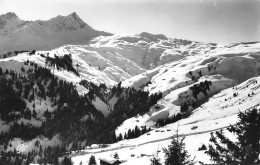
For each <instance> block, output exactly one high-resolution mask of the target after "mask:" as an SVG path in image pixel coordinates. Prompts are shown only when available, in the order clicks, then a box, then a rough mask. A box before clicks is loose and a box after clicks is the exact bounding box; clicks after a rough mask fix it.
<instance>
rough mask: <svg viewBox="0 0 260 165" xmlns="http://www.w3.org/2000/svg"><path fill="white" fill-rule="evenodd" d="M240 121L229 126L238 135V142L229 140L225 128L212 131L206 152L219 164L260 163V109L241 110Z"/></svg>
mask: <svg viewBox="0 0 260 165" xmlns="http://www.w3.org/2000/svg"><path fill="white" fill-rule="evenodd" d="M238 117H239V122H238V123H237V124H236V125H234V126H230V127H228V128H227V130H228V131H229V132H231V133H233V134H235V135H236V136H237V139H238V142H233V141H231V140H229V139H228V138H227V137H226V136H225V135H224V133H223V130H221V131H217V132H215V133H214V134H213V133H211V138H210V142H211V143H212V144H210V145H209V147H208V150H207V151H206V152H205V153H206V154H208V155H209V156H210V157H211V159H212V160H213V161H214V162H215V163H217V164H234V165H238V164H240V165H249V164H250V165H256V164H259V163H260V160H259V154H260V144H259V141H260V131H259V130H260V111H259V110H257V109H253V110H249V111H246V112H240V113H239V114H238Z"/></svg>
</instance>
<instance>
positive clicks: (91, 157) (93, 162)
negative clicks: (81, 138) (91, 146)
mask: <svg viewBox="0 0 260 165" xmlns="http://www.w3.org/2000/svg"><path fill="white" fill-rule="evenodd" d="M88 164H89V165H95V164H96V159H95V156H94V155H91V156H90V158H89V163H88Z"/></svg>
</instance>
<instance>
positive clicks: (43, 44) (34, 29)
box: [0, 13, 111, 52]
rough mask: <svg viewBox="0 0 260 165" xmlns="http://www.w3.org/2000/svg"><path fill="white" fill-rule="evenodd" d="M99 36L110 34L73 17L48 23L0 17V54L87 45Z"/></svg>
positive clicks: (10, 16)
mask: <svg viewBox="0 0 260 165" xmlns="http://www.w3.org/2000/svg"><path fill="white" fill-rule="evenodd" d="M101 35H111V34H110V33H106V32H102V31H97V30H95V29H93V28H92V27H90V26H89V25H88V24H86V23H85V22H83V21H82V19H81V18H80V17H79V16H78V15H77V14H76V13H72V14H70V15H68V16H57V17H55V18H52V19H50V20H47V21H40V20H38V21H24V20H21V19H19V18H18V17H17V16H16V14H15V13H7V14H4V15H1V16H0V45H1V47H0V52H9V51H16V50H33V49H36V50H50V49H54V48H57V47H59V46H62V45H65V44H86V43H88V41H89V40H90V39H91V38H94V37H97V36H101Z"/></svg>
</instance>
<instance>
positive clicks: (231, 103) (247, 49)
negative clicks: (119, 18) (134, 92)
mask: <svg viewBox="0 0 260 165" xmlns="http://www.w3.org/2000/svg"><path fill="white" fill-rule="evenodd" d="M259 57H260V44H259V43H240V44H230V45H221V46H220V45H218V46H217V48H216V49H215V50H214V51H212V52H210V53H206V54H198V55H193V56H187V57H183V58H182V59H180V60H177V61H174V62H170V63H168V64H165V65H162V66H159V67H157V68H155V69H153V70H149V71H147V72H144V73H142V74H140V75H137V76H134V77H132V78H130V79H128V80H126V81H124V82H123V83H122V85H123V86H125V87H135V88H136V89H142V90H147V91H149V92H150V93H156V92H163V98H162V99H161V100H160V101H159V102H158V103H157V105H155V106H154V107H152V108H151V109H150V111H149V112H148V113H146V114H144V115H139V116H136V117H133V118H130V119H127V120H126V121H125V122H124V123H122V124H121V125H120V126H119V127H118V128H117V130H116V133H117V135H119V134H120V133H121V134H124V133H126V132H127V131H128V130H129V129H134V128H135V126H138V127H142V126H144V125H146V126H150V127H151V128H152V129H153V130H152V131H151V132H149V133H146V134H144V135H142V136H140V137H139V138H136V139H131V140H122V141H120V142H118V143H115V144H112V145H110V146H109V147H108V148H102V149H95V150H94V149H92V150H85V151H83V152H85V153H87V154H83V155H82V156H75V157H73V158H72V160H73V162H74V163H75V164H79V163H80V162H81V161H82V163H83V164H84V163H85V164H87V163H88V160H89V157H90V156H91V155H92V154H94V155H95V156H96V158H97V159H98V158H111V157H112V156H113V155H114V153H118V155H119V158H120V159H121V160H125V161H126V162H125V163H123V164H126V165H130V164H140V163H141V164H143V165H146V164H147V165H149V164H150V158H149V155H150V156H151V155H152V154H154V153H155V152H156V151H157V150H159V151H160V153H159V157H160V158H161V159H162V160H163V159H164V154H163V153H162V148H163V147H167V145H169V143H170V141H171V140H170V139H171V138H172V136H173V135H174V134H175V133H176V130H177V129H178V130H179V134H180V135H181V136H186V139H185V143H186V146H187V150H188V152H189V153H190V154H191V155H192V156H195V157H196V159H195V160H197V161H203V162H204V163H210V157H208V156H207V155H205V154H204V151H198V148H199V147H201V145H202V144H208V143H209V138H210V132H212V131H215V130H219V129H222V128H226V127H228V126H230V125H233V124H235V123H236V122H237V114H238V112H240V111H242V112H243V111H245V110H247V109H250V108H255V107H258V108H259V105H260V100H259V97H260V90H259V89H260V88H259V87H260V76H259V75H260V63H259ZM205 81H208V82H211V84H210V85H209V89H208V90H206V93H207V95H205V94H204V93H203V92H199V93H198V94H197V95H196V97H195V96H194V91H193V90H192V87H194V85H195V84H198V85H199V84H201V83H203V82H205ZM192 100H193V101H197V106H195V109H194V107H192V106H191V105H190V107H189V109H190V110H192V113H191V115H190V116H189V117H188V118H184V119H181V120H179V121H178V122H176V123H173V124H168V125H166V126H164V127H160V128H157V127H154V124H155V123H156V121H158V120H159V119H164V118H167V117H170V116H172V115H174V114H177V113H178V112H180V106H181V105H182V103H183V101H186V102H187V103H188V102H189V101H190V102H192ZM227 135H228V137H230V138H231V139H234V138H233V136H232V135H231V134H227Z"/></svg>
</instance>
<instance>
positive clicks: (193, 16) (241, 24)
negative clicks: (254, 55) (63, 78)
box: [0, 0, 260, 43]
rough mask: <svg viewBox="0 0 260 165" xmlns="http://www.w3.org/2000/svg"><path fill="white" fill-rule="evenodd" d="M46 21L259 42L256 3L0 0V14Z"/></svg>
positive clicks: (118, 31)
mask: <svg viewBox="0 0 260 165" xmlns="http://www.w3.org/2000/svg"><path fill="white" fill-rule="evenodd" d="M10 11H11V12H15V13H16V14H17V15H18V17H19V18H21V19H23V20H37V19H38V20H39V19H41V20H47V19H50V18H52V17H55V16H57V15H68V14H70V13H72V12H76V13H77V14H78V15H79V16H80V17H81V18H82V19H83V20H84V21H85V22H86V23H87V24H89V25H90V26H92V27H93V28H95V29H97V30H103V31H107V32H111V33H116V34H132V33H140V32H143V31H146V32H150V33H156V34H157V33H160V34H165V35H166V36H168V37H170V38H182V39H190V40H197V41H204V42H217V43H229V42H240V41H256V40H257V41H260V0H0V14H5V13H6V12H10Z"/></svg>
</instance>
